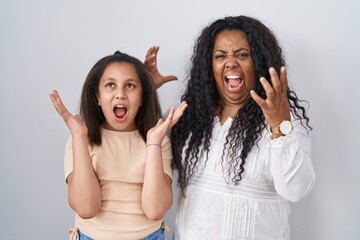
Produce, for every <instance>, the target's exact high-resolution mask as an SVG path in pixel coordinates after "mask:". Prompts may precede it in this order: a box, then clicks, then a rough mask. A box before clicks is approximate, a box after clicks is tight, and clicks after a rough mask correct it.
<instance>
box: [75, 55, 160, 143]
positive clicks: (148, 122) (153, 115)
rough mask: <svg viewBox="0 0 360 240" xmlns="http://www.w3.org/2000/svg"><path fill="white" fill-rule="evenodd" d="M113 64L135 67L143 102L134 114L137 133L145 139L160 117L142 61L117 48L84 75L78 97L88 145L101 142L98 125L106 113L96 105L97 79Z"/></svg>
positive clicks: (149, 79)
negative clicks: (86, 129)
mask: <svg viewBox="0 0 360 240" xmlns="http://www.w3.org/2000/svg"><path fill="white" fill-rule="evenodd" d="M112 63H128V64H131V65H133V66H134V68H135V71H136V72H137V74H138V76H139V78H140V81H141V86H142V105H141V107H140V108H139V111H138V113H137V114H136V117H135V125H136V127H137V129H138V130H139V132H140V135H141V136H142V138H143V139H144V141H145V140H146V134H147V131H148V130H149V129H150V128H152V127H153V126H155V125H156V123H157V121H158V119H159V118H160V117H161V108H160V104H159V100H158V96H157V92H156V88H155V85H154V83H153V80H152V77H151V75H150V73H149V72H148V70H147V69H146V68H145V66H144V64H143V63H142V62H141V61H140V60H138V59H137V58H135V57H132V56H129V55H127V54H125V53H121V52H119V51H116V52H115V53H114V54H113V55H109V56H106V57H104V58H102V59H100V60H99V61H98V62H97V63H96V64H95V65H94V66H93V67H92V69H91V70H90V72H89V74H88V75H87V77H86V80H85V83H84V86H83V89H82V94H81V100H80V117H81V118H82V120H83V121H84V122H85V124H86V126H87V128H88V139H89V144H90V145H91V146H94V145H100V144H101V126H102V125H103V123H104V122H105V116H104V114H103V112H102V110H101V107H100V106H98V99H97V97H96V96H97V93H98V92H99V84H100V79H101V77H102V75H103V73H104V71H105V69H106V68H107V66H109V65H110V64H112Z"/></svg>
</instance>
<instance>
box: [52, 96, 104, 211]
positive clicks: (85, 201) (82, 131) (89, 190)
mask: <svg viewBox="0 0 360 240" xmlns="http://www.w3.org/2000/svg"><path fill="white" fill-rule="evenodd" d="M50 98H51V101H52V102H53V105H54V107H55V109H56V111H57V112H58V113H59V114H60V116H61V117H62V118H63V119H64V121H65V123H66V125H67V126H68V127H69V129H70V132H71V137H72V152H73V172H72V173H71V174H70V175H69V176H68V178H67V183H68V199H69V204H70V206H71V207H72V208H73V209H74V210H75V211H76V213H77V214H78V215H79V216H80V217H82V218H91V217H94V216H95V215H96V214H97V213H98V211H99V210H100V206H101V191H100V184H99V181H98V179H97V176H96V174H95V172H94V169H93V166H92V163H91V158H90V153H89V148H88V141H87V127H86V126H85V125H84V124H83V123H82V122H81V120H80V118H79V116H73V115H72V114H71V113H70V112H69V111H68V110H67V109H66V107H65V106H64V104H63V103H62V101H61V98H60V96H59V94H58V93H57V92H56V91H55V90H54V91H52V92H51V93H50Z"/></svg>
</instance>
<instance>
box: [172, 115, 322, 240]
mask: <svg viewBox="0 0 360 240" xmlns="http://www.w3.org/2000/svg"><path fill="white" fill-rule="evenodd" d="M214 121H215V122H214V129H213V132H212V138H211V141H210V151H209V154H208V159H207V161H206V164H205V160H206V159H205V157H206V154H204V156H203V158H202V159H201V161H200V166H199V168H198V171H197V173H196V174H195V176H194V177H193V179H192V180H191V181H190V183H189V185H188V187H187V189H186V192H185V197H182V195H181V194H180V193H179V201H178V207H177V214H176V223H175V239H176V240H202V239H204V240H205V239H206V240H211V239H213V240H225V239H226V240H235V239H239V240H240V239H241V240H245V239H246V240H250V239H251V240H255V239H257V240H270V239H273V240H285V239H290V229H289V215H290V208H289V204H288V200H289V201H292V202H296V201H298V200H300V199H302V198H303V197H305V196H306V195H307V194H308V193H309V191H310V190H311V188H312V186H313V184H314V181H315V173H314V169H313V166H312V162H311V155H310V152H311V138H310V136H309V135H308V132H307V130H306V129H305V128H304V127H302V126H301V124H300V121H299V120H293V125H294V129H293V131H292V133H290V134H289V135H287V136H284V137H280V138H277V139H274V140H271V133H270V132H269V130H268V129H265V130H264V132H263V136H262V138H261V139H260V140H259V142H258V143H257V144H255V145H254V147H253V149H252V150H251V152H250V153H249V154H248V157H247V159H246V163H245V171H244V173H243V174H242V176H243V179H242V180H241V181H240V182H239V184H238V185H237V186H234V184H233V183H232V182H231V180H229V177H228V176H227V171H226V167H227V166H226V164H225V163H222V161H221V157H222V154H223V146H224V143H225V140H226V139H225V138H226V135H227V133H228V130H229V128H230V126H231V122H232V119H231V118H229V119H227V121H226V122H225V123H224V125H223V126H221V125H220V122H219V120H218V118H216V117H215V119H214ZM224 162H226V161H224ZM223 169H224V170H223ZM230 179H231V178H230Z"/></svg>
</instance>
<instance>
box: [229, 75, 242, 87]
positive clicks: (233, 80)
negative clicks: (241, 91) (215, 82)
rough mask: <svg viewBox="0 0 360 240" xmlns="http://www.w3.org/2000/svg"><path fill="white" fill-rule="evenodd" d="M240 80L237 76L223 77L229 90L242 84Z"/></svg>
mask: <svg viewBox="0 0 360 240" xmlns="http://www.w3.org/2000/svg"><path fill="white" fill-rule="evenodd" d="M242 81H243V80H242V78H241V77H240V76H238V75H228V76H225V82H226V84H227V86H228V87H229V88H237V87H239V86H240V84H241V83H242Z"/></svg>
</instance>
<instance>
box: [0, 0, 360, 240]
mask: <svg viewBox="0 0 360 240" xmlns="http://www.w3.org/2000/svg"><path fill="white" fill-rule="evenodd" d="M359 12H360V3H359V1H356V0H353V1H351V0H343V1H332V0H330V1H329V0H318V1H311V0H303V1H296V2H291V3H290V1H285V0H272V1H267V0H263V1H260V0H253V1H241V0H236V1H231V0H222V1H216V0H197V1H194V0H181V1H166V0H151V1H146V0H138V1H125V0H123V1H121V0H106V1H100V0H99V1H89V0H78V1H71V0H63V1H54V0H47V1H45V0H44V1H41V0H28V1H26V0H24V1H20V0H0V103H1V120H0V123H1V124H0V132H1V134H2V138H1V140H0V141H1V144H0V146H1V151H0V161H1V167H0V208H1V213H0V239H4V240H12V239H14V240H19V239H35V240H45V239H55V240H57V239H59V240H61V239H67V238H68V236H67V229H68V228H69V227H72V226H73V223H74V219H73V215H74V213H73V212H72V210H70V208H69V206H68V203H67V193H66V189H67V188H66V184H65V182H64V176H63V155H64V146H65V141H66V139H67V138H68V135H69V131H68V129H67V128H66V126H65V124H64V123H63V122H62V120H61V119H60V117H59V116H58V115H57V113H56V112H55V110H54V109H53V107H52V104H51V102H50V99H49V96H48V93H49V92H50V91H51V90H52V89H54V88H56V89H58V90H59V92H60V94H61V96H62V97H63V100H64V102H65V104H66V105H67V106H68V107H69V109H70V110H71V111H72V112H77V110H78V104H79V98H80V91H81V87H82V84H83V81H84V79H85V76H86V74H87V73H88V71H89V70H90V68H91V67H92V66H93V64H94V63H95V62H96V61H97V60H99V59H100V58H101V57H103V56H105V55H108V54H111V53H113V52H115V51H116V50H120V51H123V52H126V53H129V54H132V55H134V56H136V57H138V58H139V59H141V60H143V59H144V56H145V53H146V50H147V49H148V47H150V46H152V45H160V47H161V50H160V53H159V68H160V70H161V72H162V73H163V74H175V75H177V76H178V77H179V80H178V81H177V82H172V83H169V84H167V85H165V86H163V87H162V88H161V89H160V90H159V94H160V99H161V104H162V107H163V111H164V112H166V111H167V110H168V109H169V107H170V106H172V105H176V104H178V102H179V97H180V95H181V91H182V89H183V86H184V84H183V79H184V77H185V75H186V69H187V67H188V63H189V59H190V55H191V50H192V46H193V43H194V40H195V38H196V37H197V36H198V34H199V32H200V30H201V29H202V27H204V26H205V25H207V24H208V23H209V22H211V21H213V20H214V19H216V18H219V17H223V16H225V15H243V14H245V15H250V16H253V17H256V18H258V19H260V20H261V21H263V22H264V23H265V24H266V25H267V26H268V27H270V28H271V29H272V30H273V31H274V33H275V34H276V35H277V37H278V39H279V41H280V43H281V45H282V47H283V50H284V54H285V57H286V59H287V62H288V73H289V80H290V84H291V86H292V87H293V88H294V89H295V90H296V91H297V93H298V95H299V97H300V98H303V99H306V100H308V101H309V102H310V104H311V107H310V110H309V114H310V117H311V123H312V125H313V127H314V131H313V138H314V141H313V162H314V167H315V171H316V174H317V181H316V184H315V187H314V189H313V191H312V192H311V194H310V195H309V196H308V197H307V198H306V199H304V200H302V201H300V202H298V203H295V204H292V216H291V224H292V239H293V240H304V239H306V240H357V239H360V207H359V202H360V187H359V183H360V177H359V174H358V172H359V169H360V163H359V162H360V156H359V147H360V145H359V141H358V140H356V137H357V136H359V134H360V127H359V123H360V121H359V120H360V114H359V107H357V105H358V97H359V89H360V83H359V82H360V78H359V74H358V71H359V65H360V61H359V56H360V47H359V44H360V27H359V24H360V14H359ZM174 189H175V191H176V187H175V188H174ZM175 203H176V201H175V202H174V207H175ZM174 207H173V208H172V209H171V211H169V213H168V215H167V216H166V220H167V222H168V224H169V225H170V226H171V227H172V226H173V219H174V214H175V213H174ZM167 239H171V233H170V234H167Z"/></svg>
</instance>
